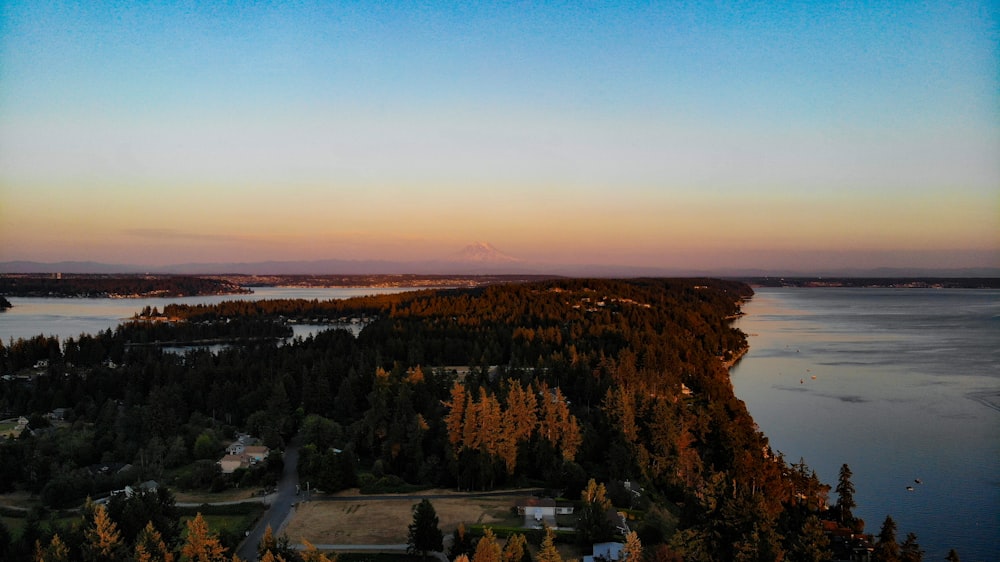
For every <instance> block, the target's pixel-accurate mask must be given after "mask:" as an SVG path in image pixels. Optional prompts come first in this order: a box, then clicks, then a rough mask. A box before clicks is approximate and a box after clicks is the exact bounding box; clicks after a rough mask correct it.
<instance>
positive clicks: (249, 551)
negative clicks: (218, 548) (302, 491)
mask: <svg viewBox="0 0 1000 562" xmlns="http://www.w3.org/2000/svg"><path fill="white" fill-rule="evenodd" d="M283 460H284V461H285V468H284V470H283V471H282V473H281V480H279V481H278V486H277V489H276V490H275V492H274V493H273V494H271V495H269V496H268V497H267V501H268V503H269V504H270V505H269V507H268V509H267V511H265V512H264V515H262V516H261V517H260V519H259V520H258V521H257V525H256V526H255V527H254V528H253V530H252V531H250V534H249V535H247V537H246V538H245V539H243V542H242V543H240V546H239V547H238V548H237V549H236V554H237V555H239V557H240V558H242V559H243V560H256V559H257V545H258V544H260V540H261V539H262V538H264V531H265V530H266V529H267V526H268V525H270V526H271V531H272V532H273V533H274V535H275V536H276V537H277V536H278V535H279V534H280V532H281V529H282V527H283V526H284V525H285V523H286V522H287V520H288V518H289V516H290V515H291V513H292V507H293V506H294V505H295V503H296V501H297V500H298V499H299V498H298V497H297V494H296V492H297V491H298V485H299V472H298V467H299V444H298V440H297V438H296V439H293V440H292V442H291V443H289V445H288V447H286V448H285V454H284V455H283Z"/></svg>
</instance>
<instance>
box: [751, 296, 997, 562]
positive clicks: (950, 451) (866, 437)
mask: <svg viewBox="0 0 1000 562" xmlns="http://www.w3.org/2000/svg"><path fill="white" fill-rule="evenodd" d="M744 311H745V312H746V313H747V315H746V316H745V317H743V318H741V319H740V320H738V321H737V323H736V325H737V327H739V328H740V329H742V330H743V331H744V332H747V334H749V341H750V352H749V353H748V354H747V356H746V357H744V358H743V360H742V361H741V362H740V363H739V364H738V365H737V366H736V367H735V368H734V369H733V371H732V381H733V385H734V388H735V390H736V394H737V396H738V397H740V398H741V399H742V400H743V401H744V402H746V404H747V407H748V408H749V409H750V413H751V415H753V418H754V420H755V421H756V422H757V424H758V425H759V426H760V429H761V430H762V431H763V432H764V434H765V435H767V436H768V437H769V439H770V442H771V445H772V447H773V448H774V449H775V450H778V451H781V452H782V453H784V455H785V457H786V459H787V460H789V461H790V462H795V461H798V459H799V458H800V457H804V458H805V460H806V463H807V464H808V465H809V466H810V467H812V468H813V469H814V470H816V471H817V473H818V474H819V476H820V478H821V479H822V480H823V481H824V482H827V483H829V484H831V485H835V484H836V479H837V474H838V472H839V468H840V465H841V464H843V463H847V464H848V465H849V466H850V467H851V470H852V471H853V473H854V478H853V482H854V484H855V487H856V488H857V492H856V494H855V500H856V501H857V503H858V508H857V509H856V511H855V515H857V516H859V517H861V518H863V519H864V520H865V522H866V531H867V532H869V533H876V534H877V533H878V531H879V528H880V527H881V524H882V521H883V520H884V519H885V516H886V515H891V516H892V518H893V519H894V520H895V521H896V523H897V528H898V530H899V531H898V537H897V538H898V539H899V540H900V542H902V540H903V539H904V538H905V536H906V533H908V532H914V533H916V534H917V538H918V541H919V542H920V544H921V546H922V548H923V549H924V550H925V551H926V555H925V557H924V559H925V560H940V559H943V558H944V556H945V555H946V554H947V552H948V549H949V548H955V549H956V550H957V551H958V553H959V555H960V556H961V559H962V560H963V561H966V562H968V561H975V560H983V561H987V560H1000V291H996V290H961V289H945V290H935V289H844V288H782V289H774V288H761V289H757V294H756V295H755V296H754V298H753V299H752V300H751V302H749V303H748V304H747V305H746V306H744ZM917 479H919V480H920V481H921V482H922V483H920V484H917V483H916V482H915V480H917ZM907 486H912V487H913V490H912V491H909V490H907ZM831 500H832V501H835V500H836V494H835V493H834V492H831Z"/></svg>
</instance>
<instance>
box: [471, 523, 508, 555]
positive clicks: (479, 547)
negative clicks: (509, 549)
mask: <svg viewBox="0 0 1000 562" xmlns="http://www.w3.org/2000/svg"><path fill="white" fill-rule="evenodd" d="M501 554H502V553H501V550H500V545H499V544H498V543H497V537H496V535H494V534H493V530H492V529H490V528H489V527H487V528H486V529H485V530H484V531H483V537H482V538H481V539H479V543H478V544H476V553H475V554H474V555H473V556H472V562H502V560H501Z"/></svg>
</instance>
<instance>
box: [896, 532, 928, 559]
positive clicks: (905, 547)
mask: <svg viewBox="0 0 1000 562" xmlns="http://www.w3.org/2000/svg"><path fill="white" fill-rule="evenodd" d="M899 557H900V559H901V560H902V561H903V562H922V561H923V559H924V551H923V550H920V545H919V544H917V535H915V534H913V533H907V534H906V539H905V540H904V541H903V544H902V545H900V547H899Z"/></svg>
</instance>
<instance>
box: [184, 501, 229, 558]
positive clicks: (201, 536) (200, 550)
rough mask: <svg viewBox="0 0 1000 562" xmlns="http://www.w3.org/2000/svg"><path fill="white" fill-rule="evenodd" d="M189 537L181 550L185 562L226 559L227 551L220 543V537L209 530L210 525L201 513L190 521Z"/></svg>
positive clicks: (188, 525) (188, 526)
mask: <svg viewBox="0 0 1000 562" xmlns="http://www.w3.org/2000/svg"><path fill="white" fill-rule="evenodd" d="M187 528H188V536H187V540H186V541H185V543H184V546H183V547H182V548H181V556H183V557H184V558H183V560H190V561H192V562H218V561H223V560H225V559H226V549H225V547H223V546H222V543H220V542H219V537H217V536H216V535H213V534H212V533H211V532H209V530H208V523H206V522H205V518H203V517H202V516H201V513H199V514H197V515H196V516H195V518H194V519H192V520H190V521H188V523H187Z"/></svg>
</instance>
